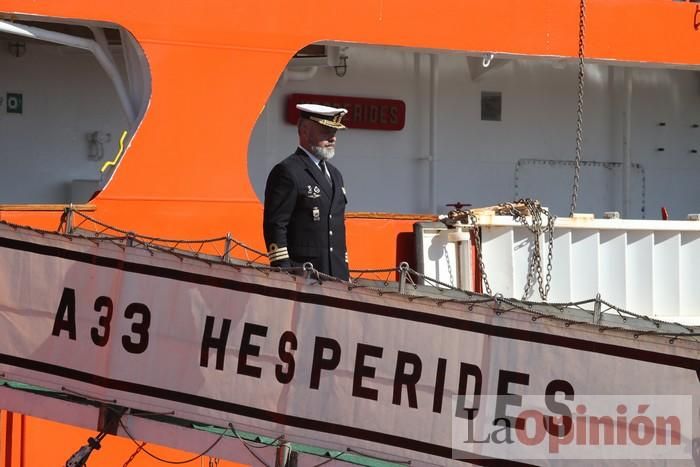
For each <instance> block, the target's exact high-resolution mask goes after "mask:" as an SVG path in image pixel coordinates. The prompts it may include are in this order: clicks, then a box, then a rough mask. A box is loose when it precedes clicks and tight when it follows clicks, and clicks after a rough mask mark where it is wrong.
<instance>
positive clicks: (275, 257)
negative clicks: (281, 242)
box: [268, 251, 289, 261]
mask: <svg viewBox="0 0 700 467" xmlns="http://www.w3.org/2000/svg"><path fill="white" fill-rule="evenodd" d="M268 258H270V259H271V260H272V261H277V260H280V259H287V258H289V253H287V252H286V251H282V252H275V253H272V254H270V255H268Z"/></svg>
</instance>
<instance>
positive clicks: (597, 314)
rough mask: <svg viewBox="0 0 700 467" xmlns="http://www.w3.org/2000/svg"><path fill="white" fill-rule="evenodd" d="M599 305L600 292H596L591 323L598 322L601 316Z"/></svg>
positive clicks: (600, 304) (600, 305)
mask: <svg viewBox="0 0 700 467" xmlns="http://www.w3.org/2000/svg"><path fill="white" fill-rule="evenodd" d="M601 307H602V303H601V301H600V294H596V296H595V305H593V324H600V320H601V318H602V313H601V312H600V309H601Z"/></svg>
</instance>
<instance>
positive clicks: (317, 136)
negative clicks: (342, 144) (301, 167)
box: [306, 121, 338, 148]
mask: <svg viewBox="0 0 700 467" xmlns="http://www.w3.org/2000/svg"><path fill="white" fill-rule="evenodd" d="M306 127H307V128H308V130H309V145H310V146H316V147H320V148H333V147H335V139H336V136H335V134H336V132H337V131H338V130H336V129H335V128H331V127H327V126H325V125H321V124H319V123H316V122H313V121H309V124H308V125H306Z"/></svg>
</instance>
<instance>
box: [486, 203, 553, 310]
mask: <svg viewBox="0 0 700 467" xmlns="http://www.w3.org/2000/svg"><path fill="white" fill-rule="evenodd" d="M514 204H522V205H524V206H525V208H526V211H527V213H528V214H529V215H530V218H531V219H532V223H531V224H528V221H527V216H526V215H523V213H521V212H520V211H519V210H518V209H516V208H515V206H514ZM499 207H501V208H502V212H503V213H507V214H510V215H511V216H512V217H513V220H515V221H517V222H520V223H521V224H522V225H523V227H525V228H526V229H528V230H529V231H530V232H532V241H533V248H532V253H531V254H530V257H529V259H528V267H527V279H526V280H525V289H524V291H523V298H522V299H523V300H527V298H528V297H529V296H530V294H531V293H532V288H533V287H534V285H535V282H537V285H538V290H539V292H540V298H541V299H542V300H543V301H546V300H547V296H548V295H549V289H550V285H551V282H552V258H553V251H554V221H555V219H556V216H554V215H552V214H551V213H550V212H549V211H547V210H545V209H543V208H542V206H541V205H540V203H539V201H537V200H532V199H529V198H528V199H521V200H518V201H516V202H515V203H502V204H499ZM543 215H544V216H546V217H547V227H545V228H543V227H542V216H543ZM540 237H542V238H543V239H544V240H545V241H546V242H547V266H546V269H547V273H546V274H542V248H541V247H540ZM489 295H490V294H489Z"/></svg>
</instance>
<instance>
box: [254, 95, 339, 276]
mask: <svg viewBox="0 0 700 467" xmlns="http://www.w3.org/2000/svg"><path fill="white" fill-rule="evenodd" d="M297 109H299V122H298V124H297V132H298V134H299V147H298V148H297V150H296V152H295V153H294V154H292V155H291V156H289V157H287V158H286V159H284V160H283V161H282V162H280V163H279V164H277V165H276V166H275V167H274V168H273V169H272V171H271V172H270V175H269V176H268V177H267V184H266V186H265V212H264V215H263V231H264V234H265V244H266V245H267V249H268V258H269V259H270V264H271V265H272V266H279V267H299V266H302V265H303V264H304V263H307V262H308V263H312V264H313V265H314V268H315V269H316V270H317V271H319V272H322V273H324V274H328V275H331V276H335V277H338V278H340V279H344V280H348V278H349V273H348V254H347V247H346V245H345V205H346V204H347V197H346V194H345V185H344V184H343V176H342V175H341V174H340V171H339V170H338V169H337V168H335V167H334V166H333V165H331V164H330V163H329V160H330V159H331V158H333V156H334V155H335V142H336V132H337V131H338V130H341V129H344V128H345V125H343V124H342V123H341V120H342V118H343V116H344V115H345V114H346V113H347V110H345V109H337V108H334V107H328V106H325V105H316V104H299V105H297Z"/></svg>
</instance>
